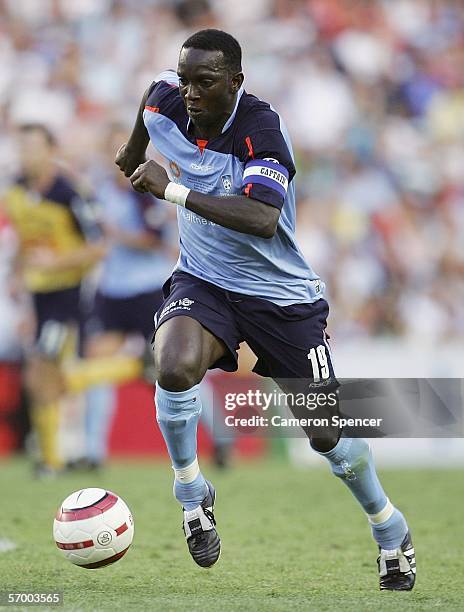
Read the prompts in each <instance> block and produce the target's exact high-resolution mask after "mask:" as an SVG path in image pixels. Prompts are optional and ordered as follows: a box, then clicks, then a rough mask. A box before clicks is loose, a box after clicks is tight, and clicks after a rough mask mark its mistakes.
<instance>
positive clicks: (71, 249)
mask: <svg viewBox="0 0 464 612" xmlns="http://www.w3.org/2000/svg"><path fill="white" fill-rule="evenodd" d="M18 144H19V153H20V158H21V166H22V167H21V175H20V176H19V177H18V179H17V181H16V182H15V184H14V185H12V186H11V188H9V189H8V190H7V191H6V193H5V194H4V196H3V198H2V202H1V204H2V205H3V206H4V208H5V211H6V213H7V215H8V217H9V219H10V220H11V222H12V224H13V227H14V229H15V231H16V233H17V235H18V238H19V251H20V253H19V265H20V267H21V269H22V273H23V277H24V283H25V286H26V288H27V289H28V290H29V291H30V292H31V294H32V301H33V306H34V310H35V316H36V326H37V331H36V336H37V338H36V344H35V347H34V350H33V351H32V352H31V354H30V355H29V356H28V364H27V372H26V382H27V386H28V389H29V392H30V395H31V422H32V427H33V429H34V431H35V432H36V434H37V440H38V447H39V452H40V463H39V464H38V465H37V469H36V474H37V475H38V476H48V475H52V474H55V473H56V472H57V471H59V470H60V468H61V467H62V458H61V456H60V452H59V449H58V441H57V433H58V426H59V404H58V402H59V399H60V398H61V396H62V394H63V393H64V391H65V384H64V381H63V378H62V375H61V372H60V360H61V358H62V356H63V352H64V351H65V350H66V349H65V347H66V344H67V343H68V341H69V330H70V325H74V326H75V327H79V326H80V324H81V322H82V319H81V310H80V306H79V301H80V299H79V298H80V287H81V281H82V278H83V276H84V275H85V273H86V272H87V271H88V270H89V269H90V268H91V267H92V266H93V265H94V264H95V263H96V262H97V261H99V259H100V258H101V257H102V255H103V253H104V247H103V245H102V244H101V243H100V242H98V240H97V241H95V242H93V241H92V235H94V232H95V225H94V223H93V221H92V220H91V219H92V215H91V214H89V204H88V203H87V202H86V201H85V200H84V199H83V198H82V197H81V196H80V195H79V193H78V190H77V188H76V186H75V185H74V184H73V182H72V181H71V180H70V178H69V177H67V176H66V175H65V174H64V173H63V172H62V171H61V170H60V169H59V168H58V167H57V165H56V162H55V158H56V155H57V145H56V142H55V138H54V136H53V134H52V133H51V132H50V131H49V130H48V128H47V127H45V126H44V125H41V124H29V125H23V126H21V127H20V129H19V135H18Z"/></svg>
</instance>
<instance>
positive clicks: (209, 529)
mask: <svg viewBox="0 0 464 612" xmlns="http://www.w3.org/2000/svg"><path fill="white" fill-rule="evenodd" d="M206 484H207V486H208V494H207V495H206V497H205V499H204V500H203V501H202V502H201V505H200V506H197V507H196V508H194V509H193V510H184V522H183V525H182V527H183V530H184V533H185V537H186V538H187V545H188V548H189V551H190V554H191V555H192V557H193V560H194V561H195V563H197V564H198V565H200V566H201V567H211V566H212V565H214V564H215V563H216V561H217V560H218V559H219V556H220V554H221V540H220V539H219V536H218V534H217V531H216V527H215V526H216V521H215V519H214V514H213V508H214V501H215V499H216V491H215V490H214V487H213V485H212V484H211V483H210V482H209V481H208V480H207V481H206Z"/></svg>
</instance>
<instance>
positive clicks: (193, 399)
mask: <svg viewBox="0 0 464 612" xmlns="http://www.w3.org/2000/svg"><path fill="white" fill-rule="evenodd" d="M199 387H200V385H195V386H194V387H192V388H191V389H187V390H186V391H178V392H177V391H166V390H165V389H163V388H162V387H160V385H159V384H157V385H156V397H155V401H156V419H157V421H158V424H159V427H160V430H161V433H162V434H163V437H164V441H165V442H166V446H167V449H168V452H169V456H170V457H171V461H172V466H173V468H174V472H175V475H176V476H175V480H174V496H175V497H176V499H177V500H178V501H179V502H180V503H181V504H182V505H183V507H184V508H185V510H193V509H194V508H196V507H197V506H199V505H200V504H201V502H202V501H203V499H204V497H205V495H206V493H207V485H206V481H205V479H204V477H203V475H202V474H201V472H200V470H199V467H198V462H197V458H196V457H197V426H198V420H199V418H200V414H201V401H200V395H199Z"/></svg>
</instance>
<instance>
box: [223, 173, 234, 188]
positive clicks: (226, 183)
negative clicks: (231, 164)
mask: <svg viewBox="0 0 464 612" xmlns="http://www.w3.org/2000/svg"><path fill="white" fill-rule="evenodd" d="M221 181H222V186H223V187H224V189H225V190H226V191H230V190H231V189H232V177H231V175H230V174H223V175H222V176H221Z"/></svg>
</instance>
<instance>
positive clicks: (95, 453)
mask: <svg viewBox="0 0 464 612" xmlns="http://www.w3.org/2000/svg"><path fill="white" fill-rule="evenodd" d="M85 399H86V411H85V434H86V458H87V460H88V461H89V462H90V464H91V465H94V466H98V465H101V464H102V463H103V462H104V461H105V459H106V457H107V454H108V438H109V433H110V428H111V423H112V420H113V413H114V409H115V390H114V387H113V386H112V385H95V386H94V387H91V388H90V389H89V390H88V391H87V393H86V398H85Z"/></svg>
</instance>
